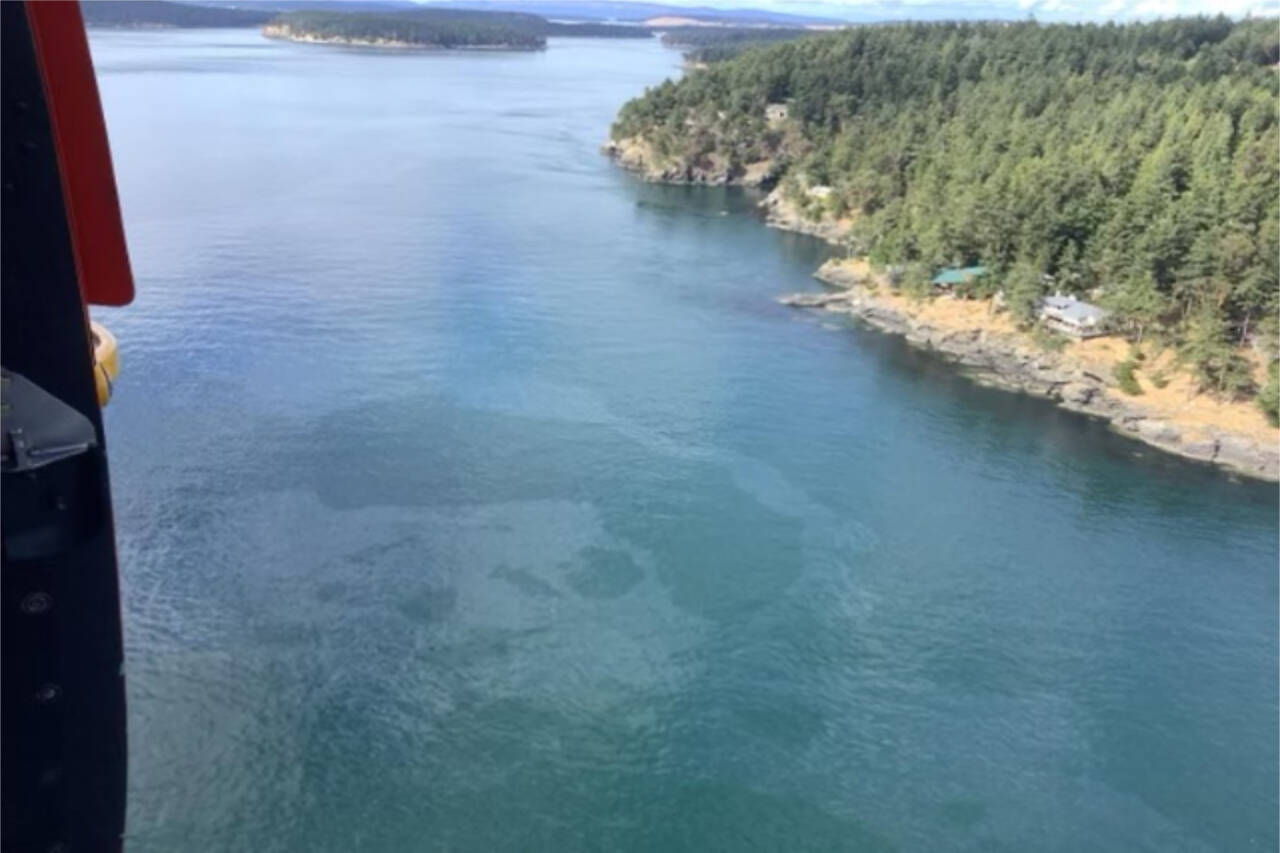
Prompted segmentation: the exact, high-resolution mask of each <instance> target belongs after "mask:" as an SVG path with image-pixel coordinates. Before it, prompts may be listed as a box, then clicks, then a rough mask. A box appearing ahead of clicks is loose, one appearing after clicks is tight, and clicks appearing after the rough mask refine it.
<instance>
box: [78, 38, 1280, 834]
mask: <svg viewBox="0 0 1280 853" xmlns="http://www.w3.org/2000/svg"><path fill="white" fill-rule="evenodd" d="M92 44H93V51H94V60H95V63H96V65H97V69H98V73H99V79H100V84H101V89H102V95H103V100H104V103H105V107H106V112H107V119H108V125H109V129H110V134H111V142H112V147H113V151H114V154H115V158H116V168H117V174H118V179H119V183H120V191H121V197H122V202H123V207H124V214H125V220H126V227H127V230H128V238H129V244H130V251H131V254H132V260H133V265H134V271H135V274H136V277H137V284H138V298H137V301H136V302H135V303H134V304H133V305H131V306H129V307H128V308H125V309H120V310H111V311H106V310H104V311H99V312H97V314H98V316H99V318H100V319H102V320H104V321H105V322H106V323H107V324H108V325H109V327H110V328H111V329H112V330H113V331H114V332H115V333H116V334H117V336H118V337H119V339H120V342H121V346H122V354H123V375H122V378H121V380H120V382H119V383H118V385H117V390H116V396H115V398H114V399H113V401H112V403H111V406H110V407H109V409H108V417H107V426H108V437H109V442H110V451H111V464H112V477H113V487H114V490H115V496H116V502H117V523H118V531H117V535H118V539H119V550H120V558H121V566H122V576H123V583H124V594H125V599H124V602H125V603H124V618H125V634H126V644H127V654H128V673H127V677H128V686H129V702H130V706H129V720H130V758H131V765H130V787H129V790H130V799H129V833H128V847H129V849H130V850H131V851H261V853H268V851H366V850H367V851H415V850H449V851H505V850H512V851H515V850H520V851H575V850H620V851H720V850H724V851H729V850H767V851H807V850H814V851H827V850H855V851H882V850H899V851H997V850H1009V851H1042V850H1043V851H1084V850H1089V851H1131V850H1149V851H1160V853H1170V851H1243V850H1274V849H1275V848H1276V845H1277V831H1276V809H1277V762H1278V760H1280V754H1278V748H1277V726H1276V719H1277V710H1278V709H1277V689H1278V688H1277V665H1278V653H1277V600H1278V596H1277V560H1278V557H1280V555H1278V551H1277V507H1278V504H1277V497H1276V489H1275V487H1274V486H1268V485H1263V484H1257V483H1250V482H1242V481H1239V480H1235V479H1232V478H1230V477H1228V476H1227V475H1224V474H1222V473H1219V472H1216V471H1213V470H1210V469H1207V468H1205V467H1203V466H1199V465H1195V464H1192V463H1188V462H1183V461H1179V460H1176V459H1172V458H1168V457H1165V456H1162V455H1159V454H1157V453H1155V452H1154V451H1151V450H1148V449H1146V448H1144V447H1143V446H1142V445H1139V444H1135V443H1132V442H1130V441H1128V440H1126V439H1123V438H1121V437H1118V436H1115V435H1112V434H1111V433H1109V432H1107V431H1106V430H1105V429H1104V428H1103V427H1101V426H1100V425H1098V424H1096V423H1093V422H1090V421H1088V420H1085V419H1083V418H1081V417H1078V416H1075V415H1072V414H1069V413H1065V412H1061V411H1058V410H1056V409H1054V408H1052V407H1051V406H1049V405H1047V404H1045V403H1043V402H1042V401H1037V400H1032V399H1027V398H1023V397H1018V396H1014V395H1010V394H1005V393H1003V392H998V391H991V390H986V389H982V388H979V387H976V386H974V385H972V384H971V383H969V382H968V381H966V380H964V379H962V378H960V377H958V376H956V375H955V373H954V372H953V371H952V369H951V368H950V367H948V366H947V365H945V364H943V363H941V362H940V361H938V360H937V359H935V358H933V357H931V356H929V355H926V354H922V353H919V352H915V351H912V350H911V349H909V348H907V347H906V346H904V345H903V344H902V343H901V342H900V341H897V340H895V339H893V338H890V337H886V336H883V335H880V334H878V333H876V332H873V331H869V330H864V329H858V328H853V327H850V326H848V325H844V324H841V323H839V322H835V321H833V320H831V319H830V318H822V317H818V316H815V315H811V314H805V313H798V312H794V311H791V310H789V309H786V308H783V307H781V306H779V305H777V304H776V303H775V302H774V301H773V300H774V298H775V297H776V296H777V295H778V294H781V293H784V292H788V291H794V290H799V289H806V288H816V284H815V283H814V282H813V281H812V280H811V278H810V274H811V272H812V271H813V269H814V268H815V267H816V266H817V265H818V264H819V263H820V262H821V260H822V259H823V257H824V252H825V251H826V249H825V248H824V247H823V246H822V245H821V244H818V243H816V242H814V241H813V240H810V239H808V238H804V237H801V236H797V235H790V234H785V233H781V232H778V231H773V230H769V229H767V228H765V227H764V226H763V225H762V223H761V222H760V221H759V218H758V217H757V216H756V215H755V213H754V209H753V207H752V203H751V199H750V198H747V197H745V196H744V195H742V194H741V193H737V192H732V191H725V190H715V189H699V188H673V187H658V186H650V185H645V184H643V183H640V182H638V181H636V180H635V179H633V178H631V177H630V176H628V175H626V174H623V173H621V172H620V171H618V170H617V169H616V168H614V167H613V166H612V165H611V164H610V163H609V162H608V161H607V160H606V159H605V158H604V157H602V156H601V155H600V153H599V146H600V144H601V142H602V141H603V140H604V139H605V138H606V136H607V132H608V126H609V123H610V121H611V119H612V117H613V115H614V114H615V112H616V110H617V108H618V107H619V106H620V105H621V104H622V103H623V102H624V101H625V100H626V99H627V98H628V97H631V96H633V95H635V94H637V93H639V92H641V91H642V90H643V89H644V87H645V86H648V85H654V84H656V83H658V82H660V81H661V80H662V79H664V78H665V77H668V76H672V75H677V74H679V73H680V69H679V63H680V58H679V56H678V54H676V53H674V52H671V51H668V50H666V49H664V48H662V47H661V46H660V45H658V44H657V43H656V42H652V43H650V42H640V43H637V42H630V41H617V42H613V41H603V40H602V41H595V40H553V41H552V44H551V46H550V48H549V49H548V50H547V51H545V52H541V53H513V54H505V53H483V54H472V53H413V52H403V53H382V52H376V51H375V52H370V51H362V50H349V49H340V48H329V47H318V46H310V45H293V44H286V43H280V42H273V41H267V40H265V39H263V38H261V37H260V36H259V35H258V34H257V33H255V32H253V31H233V30H226V31H185V32H182V31H171V32H107V31H98V32H94V33H93V36H92Z"/></svg>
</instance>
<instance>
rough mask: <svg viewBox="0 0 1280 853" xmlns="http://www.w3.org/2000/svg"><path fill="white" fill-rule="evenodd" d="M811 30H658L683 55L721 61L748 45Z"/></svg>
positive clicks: (794, 36)
mask: <svg viewBox="0 0 1280 853" xmlns="http://www.w3.org/2000/svg"><path fill="white" fill-rule="evenodd" d="M813 33H814V31H813V30H806V29H802V28H800V27H695V26H688V27H669V28H667V29H665V30H663V31H662V43H663V44H665V45H666V46H667V47H679V48H684V49H685V54H684V55H685V58H686V59H688V60H690V61H692V62H722V61H724V60H726V59H730V58H732V57H734V56H737V55H738V54H739V53H741V52H742V51H743V50H745V49H746V48H748V47H756V46H759V45H762V44H773V43H775V42H780V41H790V40H791V39H797V38H800V37H802V36H806V35H812V34H813Z"/></svg>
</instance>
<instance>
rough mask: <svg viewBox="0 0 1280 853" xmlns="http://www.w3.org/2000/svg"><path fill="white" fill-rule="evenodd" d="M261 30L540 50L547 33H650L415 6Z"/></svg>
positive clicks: (296, 20) (316, 16) (298, 37)
mask: <svg viewBox="0 0 1280 853" xmlns="http://www.w3.org/2000/svg"><path fill="white" fill-rule="evenodd" d="M263 34H264V35H266V36H268V37H270V38H282V39H289V40H291V41H300V42H311V43H322V44H346V45H357V46H361V47H397V48H452V49H505V50H539V49H541V48H544V47H546V45H547V38H548V37H549V36H560V37H591V38H650V37H651V35H652V33H651V32H650V31H649V30H648V29H646V28H644V27H638V26H630V25H623V24H603V23H580V24H570V23H560V22H554V21H548V20H547V19H545V18H541V17H539V16H537V15H528V14H524V13H521V12H478V11H474V10H465V9H415V10H409V11H392V12H384V13H379V14H369V13H362V12H361V13H345V12H315V11H300V12H288V13H286V14H283V15H280V16H278V17H276V18H273V19H272V20H271V21H270V22H269V23H268V24H267V25H266V26H265V27H264V28H263Z"/></svg>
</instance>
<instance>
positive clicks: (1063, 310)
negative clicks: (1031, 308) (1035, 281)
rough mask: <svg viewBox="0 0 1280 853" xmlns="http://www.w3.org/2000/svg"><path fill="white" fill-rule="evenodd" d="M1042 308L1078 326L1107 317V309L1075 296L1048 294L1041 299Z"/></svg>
mask: <svg viewBox="0 0 1280 853" xmlns="http://www.w3.org/2000/svg"><path fill="white" fill-rule="evenodd" d="M1040 310H1041V311H1042V312H1043V313H1045V314H1048V315H1050V316H1052V317H1056V318H1058V319H1059V320H1063V321H1066V322H1068V323H1073V324H1075V325H1077V326H1090V325H1095V324H1097V323H1101V322H1102V321H1103V320H1105V319H1106V318H1107V312H1106V311H1105V310H1103V309H1102V308H1099V307H1098V306H1097V305H1094V304H1092V303H1089V302H1081V301H1080V300H1079V299H1076V298H1075V297H1074V296H1046V297H1045V298H1044V299H1042V300H1040Z"/></svg>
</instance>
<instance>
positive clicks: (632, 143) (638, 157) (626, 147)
mask: <svg viewBox="0 0 1280 853" xmlns="http://www.w3.org/2000/svg"><path fill="white" fill-rule="evenodd" d="M603 150H604V153H605V154H608V155H609V156H610V157H612V158H613V160H614V161H615V162H616V163H617V164H618V165H619V166H621V167H622V168H624V169H626V170H628V171H630V172H635V173H636V174H638V175H640V177H642V178H644V179H645V180H646V181H654V182H657V183H665V184H705V185H708V186H726V185H733V186H743V187H762V186H768V185H769V184H771V183H772V182H773V181H774V180H775V179H776V177H777V175H776V173H775V165H774V163H773V161H771V160H761V161H759V162H757V163H748V164H747V165H745V166H738V165H735V164H731V163H730V162H729V161H728V159H727V158H725V157H722V156H720V155H718V154H715V153H711V154H705V155H703V156H702V157H699V158H697V159H695V160H692V161H689V162H685V161H682V160H679V159H677V158H672V157H661V156H659V154H658V152H657V151H655V150H654V148H653V146H652V145H651V144H650V143H649V142H648V141H647V140H644V139H640V138H639V137H629V138H626V139H611V140H609V141H608V142H606V143H605V144H604V147H603Z"/></svg>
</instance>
